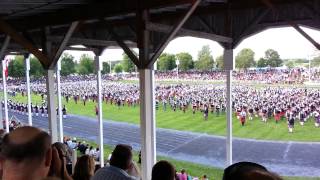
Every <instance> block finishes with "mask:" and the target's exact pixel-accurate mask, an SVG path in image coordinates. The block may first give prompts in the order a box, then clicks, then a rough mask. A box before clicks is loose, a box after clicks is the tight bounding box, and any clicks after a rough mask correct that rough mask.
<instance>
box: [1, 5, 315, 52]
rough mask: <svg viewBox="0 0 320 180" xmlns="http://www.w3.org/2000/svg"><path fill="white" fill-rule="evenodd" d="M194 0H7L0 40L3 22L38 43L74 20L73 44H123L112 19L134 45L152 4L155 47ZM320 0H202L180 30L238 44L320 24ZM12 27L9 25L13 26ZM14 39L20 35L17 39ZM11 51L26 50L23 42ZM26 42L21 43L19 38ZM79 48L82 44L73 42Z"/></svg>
mask: <svg viewBox="0 0 320 180" xmlns="http://www.w3.org/2000/svg"><path fill="white" fill-rule="evenodd" d="M193 2H194V0H151V1H145V0H108V1H98V0H1V1H0V43H3V42H4V38H5V35H6V34H4V33H3V32H1V31H3V28H7V25H9V26H10V28H11V29H10V30H12V29H13V30H14V31H16V32H19V33H20V34H21V35H23V37H24V38H25V39H27V40H28V41H30V42H31V43H32V44H33V45H35V46H36V47H37V48H42V47H43V42H44V41H43V39H44V37H46V39H47V40H50V41H52V43H60V41H61V40H62V39H63V37H64V35H65V33H66V32H67V30H68V29H69V27H70V24H71V23H72V22H74V21H80V24H79V25H78V26H77V29H76V30H75V32H74V33H73V34H72V38H71V39H70V41H69V42H68V46H71V45H77V44H83V45H85V46H87V47H88V48H105V47H108V46H109V47H110V46H117V43H115V41H114V40H115V39H114V36H112V35H110V32H109V31H108V30H107V25H106V24H109V26H110V25H111V26H112V27H113V28H114V31H115V32H117V34H118V35H119V36H120V37H121V38H122V39H123V40H124V41H125V42H126V43H127V44H128V45H129V46H136V42H137V33H136V31H137V18H136V14H137V12H138V11H139V10H141V9H148V10H149V14H150V16H149V20H150V23H148V24H146V27H147V29H149V30H150V35H151V36H150V43H151V46H150V50H151V51H153V50H154V49H155V48H156V47H157V45H158V44H159V43H160V42H161V41H162V39H163V38H164V37H165V35H166V33H168V32H169V31H170V30H171V28H172V27H173V25H175V24H176V22H177V21H178V20H179V19H180V18H181V16H183V15H184V14H185V13H186V12H187V11H188V9H189V8H190V5H191V3H193ZM319 2H320V1H319V0H303V1H301V0H202V1H201V2H200V4H199V5H198V7H197V8H196V10H195V11H194V12H193V14H192V16H191V17H190V18H189V19H188V20H187V21H186V23H184V25H183V27H182V29H180V31H179V32H178V33H177V35H176V36H175V37H177V36H194V37H200V38H206V39H212V40H216V41H218V42H220V44H221V45H223V46H224V47H227V48H234V47H235V46H236V45H238V44H239V42H241V41H242V40H243V39H244V38H246V37H248V36H250V35H252V34H255V33H258V32H260V31H262V30H264V29H266V28H269V27H278V26H288V25H297V24H298V25H304V26H308V27H312V28H317V29H318V28H319V26H320V24H319V23H318V22H319V19H320V12H319V9H320V3H319ZM10 30H9V31H10ZM13 42H14V41H13ZM13 42H12V43H10V45H9V48H8V50H7V52H12V51H15V52H23V48H21V46H20V45H18V44H17V43H13ZM19 44H21V43H19ZM69 49H77V48H69Z"/></svg>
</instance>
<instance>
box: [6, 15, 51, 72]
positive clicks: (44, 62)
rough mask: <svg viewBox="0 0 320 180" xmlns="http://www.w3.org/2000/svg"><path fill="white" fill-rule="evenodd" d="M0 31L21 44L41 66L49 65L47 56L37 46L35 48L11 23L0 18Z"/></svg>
mask: <svg viewBox="0 0 320 180" xmlns="http://www.w3.org/2000/svg"><path fill="white" fill-rule="evenodd" d="M0 31H2V32H3V33H5V34H6V35H8V36H10V37H11V39H13V40H14V41H15V42H17V43H18V44H19V45H21V46H22V47H23V48H25V49H26V50H28V51H29V52H30V53H32V54H33V55H34V56H36V57H37V58H38V59H39V61H40V62H41V64H42V65H43V67H49V66H50V60H49V58H48V57H47V56H46V55H44V54H43V53H42V52H41V51H40V50H39V49H38V48H36V47H35V46H34V45H33V44H32V43H31V42H30V41H28V40H27V39H26V38H25V37H24V36H23V35H21V34H20V33H19V32H18V31H16V30H15V29H14V28H13V27H11V25H9V24H8V23H7V22H6V21H4V20H2V19H1V18H0Z"/></svg>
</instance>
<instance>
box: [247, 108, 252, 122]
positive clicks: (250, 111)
mask: <svg viewBox="0 0 320 180" xmlns="http://www.w3.org/2000/svg"><path fill="white" fill-rule="evenodd" d="M248 112H249V120H250V121H251V120H253V108H252V107H250V108H249V110H248Z"/></svg>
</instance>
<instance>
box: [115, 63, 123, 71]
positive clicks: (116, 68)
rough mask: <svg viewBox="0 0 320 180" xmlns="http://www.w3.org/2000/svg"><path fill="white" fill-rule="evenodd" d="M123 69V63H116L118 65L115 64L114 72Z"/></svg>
mask: <svg viewBox="0 0 320 180" xmlns="http://www.w3.org/2000/svg"><path fill="white" fill-rule="evenodd" d="M122 70H123V68H122V65H121V64H120V63H118V64H116V65H115V66H114V72H115V73H121V72H122Z"/></svg>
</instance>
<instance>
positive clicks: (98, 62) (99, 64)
mask: <svg viewBox="0 0 320 180" xmlns="http://www.w3.org/2000/svg"><path fill="white" fill-rule="evenodd" d="M94 60H95V65H96V72H97V93H98V100H97V103H98V123H99V131H98V132H99V149H100V151H99V152H100V166H101V167H103V166H104V153H103V151H104V149H103V122H102V94H101V90H102V86H101V71H102V61H101V59H100V57H99V56H97V55H96V56H95V57H94Z"/></svg>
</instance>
